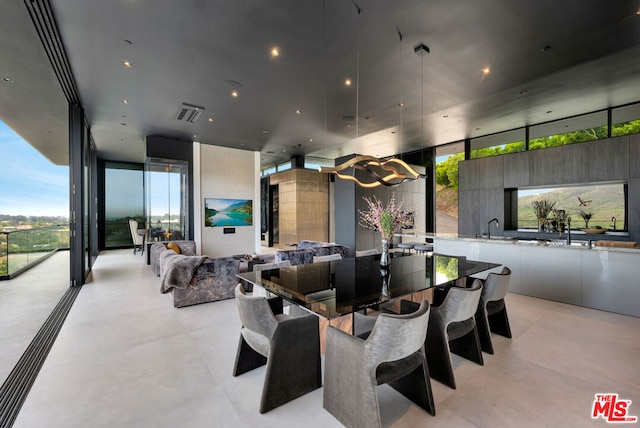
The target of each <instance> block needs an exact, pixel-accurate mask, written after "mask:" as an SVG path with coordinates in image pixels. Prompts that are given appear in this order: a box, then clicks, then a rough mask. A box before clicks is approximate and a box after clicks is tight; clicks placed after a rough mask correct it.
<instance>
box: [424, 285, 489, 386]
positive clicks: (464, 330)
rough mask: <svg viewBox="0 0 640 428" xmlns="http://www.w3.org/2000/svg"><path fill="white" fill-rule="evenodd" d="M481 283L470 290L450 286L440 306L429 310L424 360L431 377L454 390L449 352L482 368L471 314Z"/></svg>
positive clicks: (474, 308)
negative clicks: (427, 363)
mask: <svg viewBox="0 0 640 428" xmlns="http://www.w3.org/2000/svg"><path fill="white" fill-rule="evenodd" d="M481 293H482V283H481V282H480V280H475V281H474V282H473V284H472V286H471V287H469V288H462V287H455V286H454V287H451V288H449V291H448V292H447V295H446V297H445V298H444V301H443V302H442V303H441V304H440V306H434V307H432V308H431V315H430V317H429V331H428V332H427V361H428V362H429V372H430V373H431V377H432V378H433V379H435V380H437V381H439V382H441V383H443V384H445V385H447V386H448V387H450V388H452V389H456V381H455V376H454V374H453V361H452V360H451V352H453V353H455V354H457V355H460V356H461V357H464V358H466V359H468V360H471V361H474V362H475V363H477V364H480V365H484V360H483V359H482V349H481V347H480V339H479V338H478V330H477V328H476V322H475V313H476V311H477V309H478V303H479V302H480V294H481Z"/></svg>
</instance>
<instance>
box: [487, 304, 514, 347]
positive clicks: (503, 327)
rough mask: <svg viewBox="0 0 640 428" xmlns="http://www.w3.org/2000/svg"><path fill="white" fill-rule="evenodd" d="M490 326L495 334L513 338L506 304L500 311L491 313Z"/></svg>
mask: <svg viewBox="0 0 640 428" xmlns="http://www.w3.org/2000/svg"><path fill="white" fill-rule="evenodd" d="M489 326H490V327H491V331H492V332H494V333H495V334H499V335H500V336H504V337H508V338H509V339H511V326H510V325H509V317H508V316H507V307H506V306H505V307H504V308H502V310H501V311H500V312H496V313H495V314H492V315H489Z"/></svg>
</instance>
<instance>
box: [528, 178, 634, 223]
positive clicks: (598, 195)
mask: <svg viewBox="0 0 640 428" xmlns="http://www.w3.org/2000/svg"><path fill="white" fill-rule="evenodd" d="M527 192H530V191H527ZM522 193H524V192H522ZM542 199H546V200H548V201H550V202H552V203H553V202H555V203H556V204H555V206H554V208H555V209H562V210H565V211H566V212H567V215H568V216H569V217H571V220H572V222H571V226H572V228H583V227H585V225H584V220H583V218H582V217H581V216H580V211H581V210H582V211H583V212H590V213H592V214H593V216H592V217H591V220H590V221H589V227H590V228H593V227H595V226H600V227H602V228H604V229H612V228H613V221H612V218H613V217H615V218H616V229H624V223H625V217H624V186H623V185H622V184H606V185H597V186H578V187H563V188H558V189H554V190H550V189H540V192H538V193H535V194H531V195H526V196H520V197H519V198H518V225H519V226H520V227H536V226H537V223H538V221H537V219H536V216H535V214H534V211H533V209H532V208H531V203H532V202H533V201H538V200H542ZM581 200H582V202H581ZM581 204H582V205H581Z"/></svg>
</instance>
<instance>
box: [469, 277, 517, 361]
mask: <svg viewBox="0 0 640 428" xmlns="http://www.w3.org/2000/svg"><path fill="white" fill-rule="evenodd" d="M510 280H511V269H509V268H508V267H506V266H504V267H503V268H502V270H501V271H500V273H495V272H492V273H490V274H489V275H488V276H487V279H486V280H485V281H484V285H483V287H482V294H481V295H480V303H479V304H478V310H477V311H476V316H475V318H476V326H477V327H478V335H479V336H480V344H481V346H482V350H483V351H484V352H486V353H488V354H493V352H494V349H493V341H492V340H491V333H492V332H493V333H496V334H499V335H501V336H504V337H507V338H509V339H511V327H510V326H509V317H508V316H507V307H506V306H505V304H504V297H505V296H506V294H507V290H508V289H509V281H510Z"/></svg>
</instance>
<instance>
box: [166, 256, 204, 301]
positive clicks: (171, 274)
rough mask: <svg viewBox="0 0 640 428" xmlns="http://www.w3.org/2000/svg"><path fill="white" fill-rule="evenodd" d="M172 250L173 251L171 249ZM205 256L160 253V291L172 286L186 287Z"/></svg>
mask: <svg viewBox="0 0 640 428" xmlns="http://www.w3.org/2000/svg"><path fill="white" fill-rule="evenodd" d="M171 252H173V251H171ZM206 258H207V256H183V255H180V254H175V253H174V254H164V253H163V254H161V256H160V275H161V277H162V280H161V283H160V291H161V292H163V293H166V292H168V291H170V290H171V289H172V288H174V287H175V288H187V286H188V285H189V283H190V282H191V279H192V278H193V275H194V274H195V272H196V270H197V269H198V267H199V266H200V265H201V264H202V262H203V261H204V260H205V259H206Z"/></svg>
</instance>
